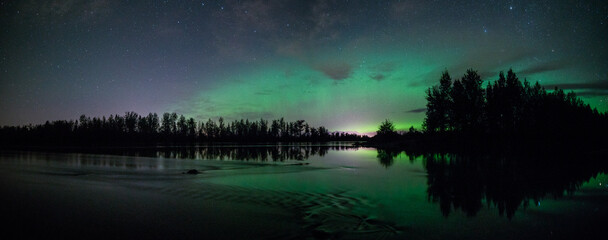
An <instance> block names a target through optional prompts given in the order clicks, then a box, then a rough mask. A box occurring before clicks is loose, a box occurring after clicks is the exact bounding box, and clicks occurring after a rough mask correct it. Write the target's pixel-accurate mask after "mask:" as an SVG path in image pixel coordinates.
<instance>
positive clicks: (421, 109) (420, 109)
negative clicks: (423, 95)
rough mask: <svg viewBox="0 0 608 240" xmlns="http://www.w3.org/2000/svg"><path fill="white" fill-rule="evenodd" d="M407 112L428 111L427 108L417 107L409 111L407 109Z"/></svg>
mask: <svg viewBox="0 0 608 240" xmlns="http://www.w3.org/2000/svg"><path fill="white" fill-rule="evenodd" d="M405 112H406V113H423V112H426V108H416V109H412V110H409V111H405Z"/></svg>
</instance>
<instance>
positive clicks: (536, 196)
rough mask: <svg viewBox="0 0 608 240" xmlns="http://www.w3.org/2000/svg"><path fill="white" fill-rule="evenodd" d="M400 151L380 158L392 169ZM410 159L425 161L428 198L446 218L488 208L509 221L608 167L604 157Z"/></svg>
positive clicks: (442, 156)
mask: <svg viewBox="0 0 608 240" xmlns="http://www.w3.org/2000/svg"><path fill="white" fill-rule="evenodd" d="M400 153H402V151H398V150H386V149H378V160H379V161H380V164H381V165H383V166H385V167H388V166H390V165H391V164H392V163H393V161H394V158H395V157H396V156H398V155H399V154H400ZM407 156H408V157H409V158H410V160H412V161H413V160H414V159H418V158H420V159H421V160H422V165H423V167H424V168H425V169H426V171H427V174H428V178H427V185H428V188H427V197H428V200H429V201H431V202H435V203H438V204H439V207H440V209H441V212H442V214H443V215H444V216H445V217H447V216H449V215H450V213H451V212H453V211H454V210H461V211H463V212H465V213H466V214H467V215H468V216H475V215H476V214H477V213H478V212H479V211H480V210H481V209H482V208H483V206H484V205H486V206H487V207H494V208H497V209H498V212H499V214H500V215H501V216H503V215H506V216H507V218H509V219H511V218H512V217H513V215H514V214H515V212H516V211H517V209H519V208H524V209H525V208H527V207H528V206H529V205H530V204H531V203H532V204H537V205H538V204H540V201H541V199H542V198H544V197H553V198H558V197H562V196H564V195H570V194H572V193H574V191H576V190H577V189H578V188H579V187H580V186H581V185H582V184H583V183H585V182H587V181H589V179H591V178H592V177H596V176H597V175H598V174H599V173H605V172H606V169H608V168H607V167H606V163H604V162H603V161H601V160H600V159H596V158H592V157H580V156H576V155H559V156H557V155H543V156H539V155H534V156H530V155H511V156H504V155H460V154H450V153H444V154H439V153H433V154H430V153H429V154H422V155H416V154H407Z"/></svg>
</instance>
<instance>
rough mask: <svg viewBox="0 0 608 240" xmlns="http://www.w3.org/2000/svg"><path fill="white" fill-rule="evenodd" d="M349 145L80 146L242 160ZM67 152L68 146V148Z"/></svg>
mask: <svg viewBox="0 0 608 240" xmlns="http://www.w3.org/2000/svg"><path fill="white" fill-rule="evenodd" d="M351 148H353V147H352V146H350V145H272V146H251V147H243V146H221V145H219V146H204V147H154V148H108V149H98V148H94V149H79V151H80V152H86V153H102V154H111V155H124V156H134V157H153V158H158V157H161V158H178V159H215V160H242V161H262V162H265V161H286V160H306V159H308V158H309V157H311V156H316V155H318V156H321V157H322V156H324V155H325V154H326V153H327V152H328V151H329V150H347V149H351ZM68 152H69V150H68Z"/></svg>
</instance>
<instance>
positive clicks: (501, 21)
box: [0, 0, 608, 133]
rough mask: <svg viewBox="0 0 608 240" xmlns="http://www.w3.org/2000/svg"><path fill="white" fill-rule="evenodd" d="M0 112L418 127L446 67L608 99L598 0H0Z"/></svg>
mask: <svg viewBox="0 0 608 240" xmlns="http://www.w3.org/2000/svg"><path fill="white" fill-rule="evenodd" d="M0 8H1V22H0V24H1V36H0V39H1V41H0V55H1V58H0V125H21V124H28V123H42V122H44V121H45V120H59V119H77V118H78V117H79V116H80V115H81V114H86V115H88V116H103V115H105V116H109V115H110V114H117V113H118V114H124V112H126V111H135V112H137V113H139V114H147V113H149V112H157V113H159V114H160V113H163V112H173V111H174V112H177V113H178V114H184V115H186V116H189V117H194V118H196V119H197V120H206V119H207V118H213V119H216V118H217V117H219V116H223V117H224V118H225V119H227V120H229V121H232V120H234V119H240V118H249V119H259V118H265V119H274V118H280V117H285V118H286V120H289V121H294V120H298V119H304V120H306V121H307V122H309V123H310V124H311V125H314V126H320V125H324V126H326V127H328V128H329V129H330V130H332V131H346V130H351V131H358V132H361V133H365V132H372V131H375V130H376V128H377V126H378V124H379V123H380V122H381V121H382V120H384V119H385V118H389V119H392V120H393V121H395V123H396V125H397V128H398V129H406V128H409V126H410V125H414V126H415V127H420V125H421V123H422V120H423V119H424V107H425V103H426V100H425V99H424V91H425V89H426V88H428V87H429V86H431V85H434V84H436V83H437V82H438V80H439V77H440V76H441V72H442V71H443V70H448V71H449V72H450V73H451V75H452V76H453V77H460V76H462V75H463V74H464V72H465V70H466V69H467V68H474V69H476V70H478V71H479V73H480V74H481V76H482V77H483V78H484V80H495V79H497V75H498V71H500V70H505V71H506V70H508V69H509V68H513V70H514V71H515V72H516V73H517V74H518V76H519V77H520V79H524V78H527V79H528V80H529V81H531V82H536V81H539V82H540V83H541V84H542V85H544V86H546V87H548V88H553V87H555V86H560V87H562V88H564V89H567V90H573V91H575V92H576V93H577V94H578V95H579V96H581V97H582V98H583V100H585V101H586V102H587V103H589V104H591V106H592V107H597V108H598V110H600V111H606V110H608V75H607V74H608V46H607V45H608V1H601V0H600V1H557V0H550V1H371V0H370V1H283V0H281V1H261V0H260V1H257V0H254V1H231V0H227V1H104V0H93V1H80V0H65V1H56V0H51V1H47V0H45V1H28V0H24V1H1V5H0Z"/></svg>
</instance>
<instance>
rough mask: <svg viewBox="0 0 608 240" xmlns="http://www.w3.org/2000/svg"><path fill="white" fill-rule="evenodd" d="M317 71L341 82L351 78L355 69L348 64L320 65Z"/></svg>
mask: <svg viewBox="0 0 608 240" xmlns="http://www.w3.org/2000/svg"><path fill="white" fill-rule="evenodd" d="M315 69H316V70H317V71H320V72H322V73H323V74H325V75H326V76H327V77H329V78H331V79H333V80H337V81H339V80H344V79H346V78H348V77H350V74H351V73H352V70H353V67H352V66H351V65H350V64H348V63H327V64H322V65H319V66H317V67H315Z"/></svg>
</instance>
